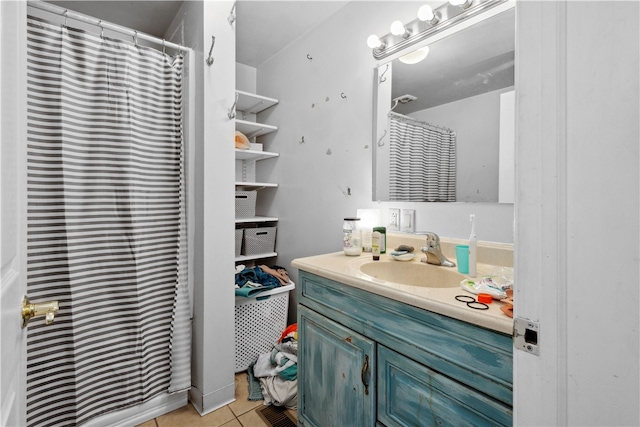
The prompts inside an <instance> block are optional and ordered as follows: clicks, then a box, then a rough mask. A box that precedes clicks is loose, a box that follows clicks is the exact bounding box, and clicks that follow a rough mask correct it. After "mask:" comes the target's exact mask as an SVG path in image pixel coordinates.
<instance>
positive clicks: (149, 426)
mask: <svg viewBox="0 0 640 427" xmlns="http://www.w3.org/2000/svg"><path fill="white" fill-rule="evenodd" d="M136 427H158V425H157V424H156V420H149V421H147V422H146V423H142V424H138V425H137V426H136Z"/></svg>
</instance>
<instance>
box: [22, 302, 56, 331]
mask: <svg viewBox="0 0 640 427" xmlns="http://www.w3.org/2000/svg"><path fill="white" fill-rule="evenodd" d="M58 310H60V306H59V304H58V301H46V302H39V303H35V304H32V303H31V302H30V301H29V298H28V297H27V296H26V295H25V296H24V298H23V299H22V327H23V328H24V327H26V326H27V323H29V320H30V319H31V318H32V317H36V316H44V324H45V325H50V324H52V323H53V319H54V317H55V316H56V312H57V311H58Z"/></svg>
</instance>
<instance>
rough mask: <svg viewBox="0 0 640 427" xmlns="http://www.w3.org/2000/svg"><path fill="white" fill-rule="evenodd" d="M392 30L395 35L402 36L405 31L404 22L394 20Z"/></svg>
mask: <svg viewBox="0 0 640 427" xmlns="http://www.w3.org/2000/svg"><path fill="white" fill-rule="evenodd" d="M390 30H391V34H393V35H394V36H401V35H403V34H404V33H405V29H404V24H403V23H402V22H400V21H393V23H392V24H391V28H390Z"/></svg>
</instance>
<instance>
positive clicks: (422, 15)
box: [418, 4, 435, 21]
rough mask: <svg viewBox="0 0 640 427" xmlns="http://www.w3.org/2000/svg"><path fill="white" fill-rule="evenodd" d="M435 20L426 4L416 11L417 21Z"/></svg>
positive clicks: (431, 10)
mask: <svg viewBox="0 0 640 427" xmlns="http://www.w3.org/2000/svg"><path fill="white" fill-rule="evenodd" d="M433 18H435V15H434V14H433V9H432V8H431V6H429V5H428V4H425V5H422V6H421V7H420V9H418V19H419V20H421V21H431V20H433Z"/></svg>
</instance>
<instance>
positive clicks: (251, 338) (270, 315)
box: [235, 282, 296, 372]
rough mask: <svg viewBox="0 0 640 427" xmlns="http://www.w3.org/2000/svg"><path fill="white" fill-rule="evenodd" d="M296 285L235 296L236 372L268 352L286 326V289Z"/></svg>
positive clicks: (244, 369) (287, 292)
mask: <svg viewBox="0 0 640 427" xmlns="http://www.w3.org/2000/svg"><path fill="white" fill-rule="evenodd" d="M295 287H296V285H295V284H294V283H293V282H290V284H289V285H287V286H281V287H278V288H274V289H271V290H269V291H264V292H261V293H259V294H257V295H256V296H255V297H253V298H245V297H241V296H236V307H235V323H236V324H235V347H236V372H241V371H246V370H247V368H248V367H249V365H251V364H253V363H255V362H256V360H258V356H259V355H261V354H264V353H269V352H271V350H273V346H274V345H276V344H277V343H278V340H279V339H280V335H282V332H283V331H284V330H285V328H286V327H287V315H288V310H289V291H290V290H292V289H295Z"/></svg>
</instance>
